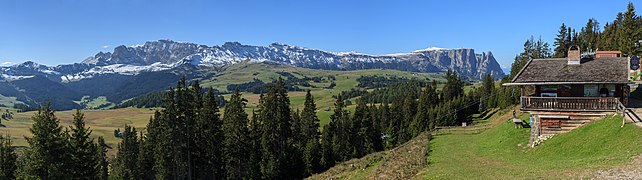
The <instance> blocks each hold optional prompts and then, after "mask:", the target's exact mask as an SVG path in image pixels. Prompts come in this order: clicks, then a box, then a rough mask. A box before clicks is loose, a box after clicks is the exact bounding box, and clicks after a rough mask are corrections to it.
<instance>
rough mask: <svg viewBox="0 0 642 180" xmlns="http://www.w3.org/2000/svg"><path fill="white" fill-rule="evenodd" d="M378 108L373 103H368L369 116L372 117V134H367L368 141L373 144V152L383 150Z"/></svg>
mask: <svg viewBox="0 0 642 180" xmlns="http://www.w3.org/2000/svg"><path fill="white" fill-rule="evenodd" d="M379 114H380V113H379V109H378V108H377V106H375V104H374V103H372V104H370V117H371V118H372V124H371V125H372V131H373V132H371V133H372V134H370V135H369V138H370V141H372V143H373V145H374V152H377V151H382V150H383V140H382V139H381V136H382V130H381V117H379Z"/></svg>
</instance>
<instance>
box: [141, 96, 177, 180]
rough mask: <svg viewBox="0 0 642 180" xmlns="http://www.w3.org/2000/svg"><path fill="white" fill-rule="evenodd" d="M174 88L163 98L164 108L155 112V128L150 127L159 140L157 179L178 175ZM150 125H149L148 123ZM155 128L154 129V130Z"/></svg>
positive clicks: (156, 150)
mask: <svg viewBox="0 0 642 180" xmlns="http://www.w3.org/2000/svg"><path fill="white" fill-rule="evenodd" d="M174 94H175V92H174V89H172V88H170V89H169V91H168V92H167V94H166V95H165V99H164V100H163V110H162V111H161V112H157V113H155V114H154V119H155V120H154V122H156V123H153V124H154V126H153V127H154V128H149V129H148V132H149V133H150V134H149V136H150V137H155V139H156V140H157V141H158V142H157V143H156V146H155V147H154V161H155V162H154V171H155V173H156V179H172V178H177V177H176V163H175V161H174V159H175V157H174V152H175V151H174V147H175V141H176V140H175V139H174V134H175V133H176V131H175V127H176V126H177V125H176V121H174V119H175V117H177V116H178V115H177V114H178V113H177V109H176V105H175V104H174V99H175V95H174ZM148 126H149V125H148ZM152 129H153V131H152Z"/></svg>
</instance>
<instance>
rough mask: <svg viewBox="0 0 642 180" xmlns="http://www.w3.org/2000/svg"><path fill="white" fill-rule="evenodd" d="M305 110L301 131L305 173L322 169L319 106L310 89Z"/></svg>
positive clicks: (306, 97) (307, 93) (306, 96)
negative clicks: (303, 145) (317, 111)
mask: <svg viewBox="0 0 642 180" xmlns="http://www.w3.org/2000/svg"><path fill="white" fill-rule="evenodd" d="M303 105H304V107H303V111H302V112H301V117H300V118H301V133H302V136H303V142H305V149H304V152H303V160H304V164H305V172H304V173H305V175H310V174H312V173H317V172H319V171H321V165H320V163H321V157H322V155H321V145H320V144H319V135H320V134H319V118H318V117H317V113H316V110H317V107H316V104H315V103H314V98H313V97H312V94H311V93H310V90H308V91H306V94H305V102H304V104H303Z"/></svg>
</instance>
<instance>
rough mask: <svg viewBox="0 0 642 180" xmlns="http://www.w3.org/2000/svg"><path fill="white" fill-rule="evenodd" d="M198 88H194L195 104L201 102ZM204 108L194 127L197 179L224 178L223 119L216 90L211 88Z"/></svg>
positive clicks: (206, 96)
mask: <svg viewBox="0 0 642 180" xmlns="http://www.w3.org/2000/svg"><path fill="white" fill-rule="evenodd" d="M196 89H199V88H193V90H194V93H195V95H196V97H195V100H196V101H195V102H197V103H196V105H195V106H200V105H198V104H199V103H200V102H198V101H200V100H198V99H200V98H202V97H199V96H198V94H199V93H200V92H198V91H197V90H196ZM202 104H203V105H202V107H203V108H202V110H201V112H200V114H199V117H198V118H197V119H196V122H195V127H194V134H195V136H194V138H195V144H194V145H195V147H196V149H197V150H196V151H195V153H194V160H195V166H194V168H195V174H196V176H195V177H196V178H197V179H222V178H223V177H225V176H224V174H225V173H223V168H222V156H223V155H222V147H223V139H224V136H223V133H222V130H221V126H222V124H223V123H222V121H221V120H220V118H219V114H218V111H219V110H218V106H217V102H216V97H215V96H214V91H213V90H212V89H210V90H209V91H207V94H206V95H205V100H204V102H203V103H202Z"/></svg>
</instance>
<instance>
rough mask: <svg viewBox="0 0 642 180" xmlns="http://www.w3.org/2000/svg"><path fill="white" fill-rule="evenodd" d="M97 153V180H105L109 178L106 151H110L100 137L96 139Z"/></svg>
mask: <svg viewBox="0 0 642 180" xmlns="http://www.w3.org/2000/svg"><path fill="white" fill-rule="evenodd" d="M97 144H98V151H97V153H96V156H97V158H96V159H97V160H98V165H97V166H96V171H98V180H107V179H108V176H109V162H108V161H107V150H108V149H110V147H109V146H107V144H106V143H105V138H103V137H102V136H99V137H98V143H97Z"/></svg>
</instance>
